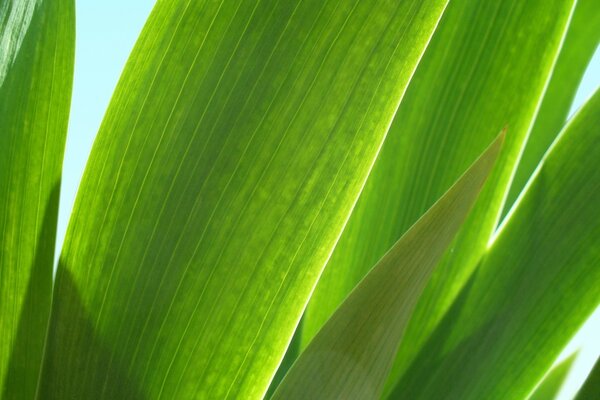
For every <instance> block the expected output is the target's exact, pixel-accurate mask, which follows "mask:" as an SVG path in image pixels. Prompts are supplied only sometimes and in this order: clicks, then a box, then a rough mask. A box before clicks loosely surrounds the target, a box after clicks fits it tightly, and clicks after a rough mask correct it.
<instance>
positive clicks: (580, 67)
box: [504, 0, 600, 212]
mask: <svg viewBox="0 0 600 400" xmlns="http://www.w3.org/2000/svg"><path fill="white" fill-rule="evenodd" d="M599 26H600V7H598V2H597V1H596V0H578V1H577V5H576V6H575V12H574V13H573V17H572V19H571V22H570V23H569V29H568V31H567V35H566V37H565V41H564V43H563V45H562V47H561V51H560V54H559V57H558V60H557V61H556V65H555V66H554V70H553V72H552V78H551V79H550V83H549V84H548V88H547V89H546V93H545V94H544V99H543V101H542V104H541V106H540V110H539V111H538V114H537V116H536V118H535V122H534V125H533V128H532V130H531V133H530V134H529V138H528V139H527V145H526V147H525V150H524V152H523V155H522V156H521V160H520V161H519V166H518V168H517V172H516V174H515V177H514V179H513V182H512V184H511V187H510V193H509V196H508V198H507V202H506V205H505V208H504V210H505V212H508V210H509V208H510V206H511V205H512V204H513V203H514V201H515V199H516V198H517V196H518V195H519V193H520V192H521V190H522V189H523V187H524V186H525V183H526V182H527V180H528V179H529V177H530V176H531V174H532V173H533V171H534V170H535V168H536V166H537V165H538V164H539V162H540V160H541V159H542V156H543V155H544V153H545V152H546V151H547V150H548V147H549V146H550V144H551V143H552V142H553V141H554V139H555V138H556V135H558V133H559V132H560V130H561V129H562V127H563V126H564V125H565V123H566V121H567V117H568V113H569V110H570V109H571V105H572V103H573V98H574V97H575V93H576V92H577V89H578V87H579V83H580V82H581V78H582V77H583V74H584V72H585V70H586V68H587V66H588V64H589V62H590V60H591V58H592V56H593V55H594V52H595V51H596V49H597V48H598V44H599V42H600V29H598V27H599Z"/></svg>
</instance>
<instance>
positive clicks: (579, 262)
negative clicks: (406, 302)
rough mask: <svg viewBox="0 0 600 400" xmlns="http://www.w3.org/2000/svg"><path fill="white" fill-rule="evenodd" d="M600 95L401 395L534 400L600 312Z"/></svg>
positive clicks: (546, 162)
mask: <svg viewBox="0 0 600 400" xmlns="http://www.w3.org/2000/svg"><path fill="white" fill-rule="evenodd" d="M598 127H600V91H597V92H596V93H595V95H594V96H593V97H592V98H591V99H590V101H588V103H587V104H586V105H585V106H584V107H583V108H582V109H581V110H580V112H579V113H578V114H577V115H576V116H575V117H574V118H573V120H571V121H570V123H569V124H568V125H567V126H566V128H565V129H564V130H563V132H562V133H561V135H559V137H558V139H557V141H556V142H555V143H554V144H553V146H552V147H551V148H550V150H549V152H548V153H547V154H546V155H545V157H544V159H543V161H542V164H541V165H540V166H539V167H538V169H537V170H536V172H535V173H534V178H533V179H532V180H531V181H530V182H529V183H528V185H527V187H526V191H525V192H524V195H523V196H522V198H521V199H519V200H517V204H518V205H517V207H516V209H515V210H514V212H512V213H511V214H509V217H508V220H507V221H506V222H505V223H504V224H503V225H502V226H501V227H500V230H499V232H498V234H497V237H496V238H495V240H494V241H493V244H492V245H491V247H490V249H489V250H488V252H487V253H486V255H485V257H484V258H483V260H482V261H481V264H480V266H479V268H478V269H477V273H476V274H475V275H474V276H473V278H472V279H471V281H470V282H469V284H468V285H467V286H465V289H463V291H462V293H461V294H460V296H459V297H458V300H457V301H456V302H455V303H454V304H453V306H452V308H451V310H450V311H449V313H448V314H447V315H446V316H445V318H444V321H443V322H442V323H441V324H440V325H439V326H438V328H437V329H436V331H435V332H434V333H433V334H432V336H431V338H430V340H429V341H428V342H427V345H426V346H425V347H423V349H422V351H421V353H420V354H419V356H418V357H417V358H416V359H415V361H414V362H413V363H412V364H411V366H410V368H409V369H408V370H407V372H406V373H405V374H404V375H403V377H402V379H401V380H400V381H399V382H398V384H397V386H396V387H395V390H394V392H393V393H392V396H391V398H397V399H411V400H412V399H432V398H445V399H465V400H468V399H481V398H485V399H506V398H523V397H525V396H527V395H528V394H529V393H531V391H532V390H533V388H534V387H535V385H536V383H537V382H539V381H540V380H541V379H542V377H543V375H544V374H545V372H546V371H547V370H548V369H549V368H550V367H551V366H552V364H553V362H554V360H556V358H557V357H558V355H559V354H560V352H561V351H562V350H563V348H564V347H565V346H566V344H567V343H568V341H569V340H570V339H571V337H572V336H573V335H574V334H575V332H577V330H578V329H579V327H580V326H581V325H582V324H583V323H584V322H585V320H586V319H587V318H588V317H589V315H591V314H592V312H593V311H594V310H595V309H596V308H597V307H598V305H599V304H600V290H598V282H600V268H598V265H600V239H599V238H600V207H598V204H600V129H599V128H598Z"/></svg>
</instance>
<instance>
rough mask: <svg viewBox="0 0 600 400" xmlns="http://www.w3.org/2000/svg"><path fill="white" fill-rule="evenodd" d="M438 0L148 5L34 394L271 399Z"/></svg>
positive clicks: (101, 145)
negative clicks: (287, 352) (268, 392)
mask: <svg viewBox="0 0 600 400" xmlns="http://www.w3.org/2000/svg"><path fill="white" fill-rule="evenodd" d="M444 6H445V0H431V1H422V0H413V1H402V2H398V1H395V0H382V1H375V0H373V1H364V0H362V1H358V0H356V1H333V2H328V1H321V0H305V1H298V2H296V1H286V0H263V1H255V0H251V1H250V0H248V1H233V0H229V1H184V0H179V1H159V2H158V3H157V5H156V6H155V8H154V10H153V12H152V14H151V16H150V18H149V21H148V22H147V24H146V27H145V28H144V30H143V33H142V35H141V37H140V39H139V41H138V43H137V45H136V47H135V49H134V51H133V53H132V56H131V58H130V60H129V62H128V64H127V66H126V69H125V71H124V74H123V77H122V78H121V81H120V83H119V85H118V88H117V90H116V93H115V95H114V98H113V101H112V103H111V105H110V107H109V110H108V112H107V115H106V117H105V119H104V122H103V125H102V127H101V129H100V132H99V135H98V138H97V140H96V143H95V144H94V148H93V150H92V154H91V158H90V161H89V163H88V166H87V169H86V172H85V175H84V178H83V181H82V184H81V187H80V190H79V194H78V198H77V201H76V205H75V210H74V214H73V216H72V219H71V223H70V226H69V229H68V233H67V238H66V243H65V248H64V250H63V254H62V256H61V260H60V263H59V264H60V265H59V270H58V273H57V282H56V291H55V297H56V299H55V302H54V308H53V319H52V322H51V328H50V329H51V333H50V339H49V343H48V352H47V358H46V360H47V363H46V365H45V370H44V376H43V384H42V389H43V392H42V393H43V394H44V396H46V397H47V398H70V397H80V398H110V399H114V398H135V397H145V396H148V397H151V398H155V397H162V398H169V399H170V398H175V399H176V398H227V397H229V398H244V399H245V398H257V397H260V396H262V395H263V394H264V392H265V391H266V390H267V387H268V384H269V381H270V380H271V379H272V377H273V374H274V373H275V369H276V368H277V365H278V364H279V362H280V361H281V359H282V357H283V354H284V351H285V348H286V347H287V345H288V343H289V341H290V338H291V336H292V333H293V331H294V328H295V326H296V324H297V323H298V320H299V319H300V316H301V313H302V311H303V309H304V307H305V305H306V303H307V301H308V297H309V295H310V293H311V292H312V290H313V288H314V285H315V283H316V280H317V278H318V276H319V275H320V273H321V270H322V268H323V266H324V264H325V262H326V260H327V258H328V257H329V255H330V253H331V251H332V248H333V246H334V245H335V243H336V241H337V239H338V237H339V235H340V233H341V231H342V228H343V226H344V223H345V221H346V220H347V218H348V215H349V214H350V211H351V209H352V207H353V205H354V203H355V201H356V198H357V195H358V193H359V191H360V189H361V187H362V185H363V184H364V181H365V179H366V176H367V174H368V172H369V171H370V168H371V166H372V163H373V161H374V159H375V156H376V154H377V152H378V150H379V148H380V146H381V143H382V141H383V138H384V136H385V134H386V132H387V129H388V127H389V124H390V122H391V120H392V117H393V114H394V112H395V110H396V108H397V105H398V103H399V101H400V98H401V97H402V94H403V92H404V90H405V87H406V85H407V83H408V80H409V78H410V76H411V75H412V73H413V71H414V69H415V66H416V64H417V62H418V61H419V58H420V57H421V54H422V52H423V50H424V47H425V46H426V44H427V42H428V40H429V38H430V35H431V33H432V31H433V29H434V28H435V26H436V24H437V21H438V19H439V17H440V15H441V13H442V11H443V9H444Z"/></svg>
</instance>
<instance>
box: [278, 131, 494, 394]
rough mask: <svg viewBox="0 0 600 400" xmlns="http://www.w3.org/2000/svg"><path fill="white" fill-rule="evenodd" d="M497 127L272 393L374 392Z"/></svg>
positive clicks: (489, 157)
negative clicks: (478, 154)
mask: <svg viewBox="0 0 600 400" xmlns="http://www.w3.org/2000/svg"><path fill="white" fill-rule="evenodd" d="M503 139H504V135H503V134H502V135H500V136H499V137H498V138H497V139H496V140H495V141H494V143H493V144H492V145H491V146H490V147H489V149H488V150H486V151H485V153H484V154H483V155H482V156H481V157H480V158H479V159H478V160H477V161H476V162H475V163H474V164H473V165H472V166H471V167H470V168H469V169H468V170H467V172H465V174H464V175H463V176H462V177H461V178H460V179H459V180H458V181H457V182H456V183H455V184H454V185H453V186H452V187H451V188H450V189H449V190H448V192H447V193H446V194H444V195H443V196H442V197H441V198H440V199H439V200H438V201H437V202H436V203H435V204H434V205H433V206H432V207H431V208H430V209H429V211H427V212H426V213H425V214H424V215H423V216H422V217H421V218H420V219H419V220H418V221H417V222H416V223H415V225H413V226H412V227H411V228H410V229H409V230H408V231H407V232H406V234H404V235H403V236H402V238H401V239H400V240H399V241H398V242H397V243H396V244H395V245H394V246H393V247H392V248H391V249H390V250H389V251H388V252H387V253H386V255H385V256H384V257H383V258H382V259H381V260H380V261H379V262H378V263H377V264H376V265H375V266H374V267H373V269H372V270H371V271H370V272H369V273H368V274H367V275H366V277H365V278H364V279H363V280H362V281H361V282H360V283H359V284H358V285H357V286H356V288H355V289H354V290H353V291H352V293H351V294H350V295H349V296H348V298H347V299H346V300H345V301H344V302H343V303H342V305H341V306H340V307H339V308H338V309H337V310H336V312H335V313H334V314H333V315H332V317H331V318H330V319H329V320H328V321H327V322H326V323H325V325H324V326H323V328H322V329H321V330H320V331H319V333H318V334H317V335H316V336H315V337H314V339H313V340H312V341H311V342H310V344H309V345H308V347H307V348H306V349H305V350H304V352H302V354H301V355H300V357H299V358H298V360H297V361H296V363H295V364H294V365H293V366H292V368H291V369H290V371H289V372H288V374H287V375H286V377H285V378H284V379H283V382H282V383H281V385H280V386H279V387H278V389H277V391H276V392H275V395H274V398H275V399H286V400H287V399H299V400H300V399H376V398H378V397H379V396H380V394H381V391H382V390H383V385H384V383H385V380H386V378H387V375H388V373H389V370H390V368H391V366H392V362H393V361H394V356H395V354H396V350H397V349H398V344H399V342H400V339H401V337H402V334H403V332H404V330H405V328H406V324H407V323H408V320H409V318H410V315H411V313H412V310H413V308H414V306H415V304H416V303H417V300H418V298H419V295H420V294H421V292H422V290H423V288H424V287H425V284H426V283H427V280H428V279H429V276H430V274H431V272H432V270H433V269H434V267H435V266H436V265H437V263H438V262H439V260H440V258H441V257H442V255H443V254H444V252H445V251H446V249H447V248H448V246H449V245H450V243H451V242H452V239H453V238H454V236H455V235H456V232H458V230H459V228H460V226H461V225H462V223H463V222H464V220H465V218H466V216H467V214H468V212H469V210H471V207H472V206H473V204H474V203H475V199H476V198H477V196H478V194H479V192H480V190H481V188H482V187H483V184H484V182H485V180H486V179H487V177H488V175H489V173H490V171H491V170H492V166H493V165H494V162H495V161H496V158H497V156H498V153H499V152H500V147H501V144H502V141H503Z"/></svg>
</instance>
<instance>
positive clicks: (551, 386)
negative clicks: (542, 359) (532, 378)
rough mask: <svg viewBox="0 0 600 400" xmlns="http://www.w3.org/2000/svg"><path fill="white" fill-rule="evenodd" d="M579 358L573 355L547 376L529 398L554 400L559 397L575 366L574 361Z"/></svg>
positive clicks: (531, 399)
mask: <svg viewBox="0 0 600 400" xmlns="http://www.w3.org/2000/svg"><path fill="white" fill-rule="evenodd" d="M575 358H577V353H573V354H571V355H570V356H569V357H567V358H565V359H564V360H563V361H561V362H560V363H559V364H558V365H556V366H554V367H552V369H551V370H550V371H549V372H548V373H547V374H546V376H545V377H544V380H542V382H541V383H540V384H539V385H538V387H537V388H535V391H534V392H533V393H532V394H531V396H529V400H554V399H556V396H557V395H558V393H559V391H560V389H561V387H562V386H563V384H564V383H565V379H566V378H567V375H568V374H569V371H570V370H571V367H572V366H573V361H575Z"/></svg>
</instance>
